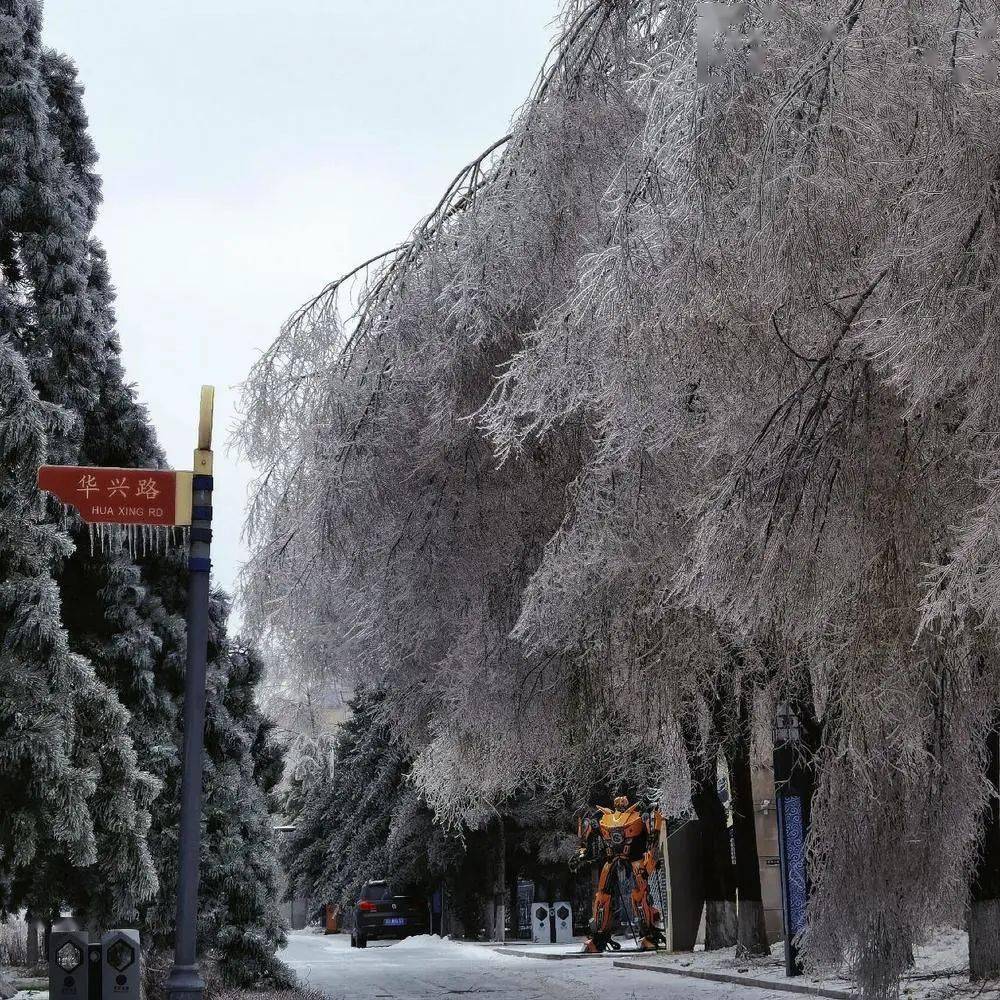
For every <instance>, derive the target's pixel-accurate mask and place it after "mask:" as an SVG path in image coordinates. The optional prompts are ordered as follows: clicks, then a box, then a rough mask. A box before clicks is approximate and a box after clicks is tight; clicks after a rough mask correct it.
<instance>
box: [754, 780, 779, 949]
mask: <svg viewBox="0 0 1000 1000" xmlns="http://www.w3.org/2000/svg"><path fill="white" fill-rule="evenodd" d="M753 801H754V813H755V821H756V827H757V857H758V858H759V860H760V888H761V894H762V896H763V899H764V921H765V924H766V926H767V939H768V941H770V942H771V943H772V944H774V942H775V941H780V940H781V939H782V938H783V937H784V931H783V930H782V926H781V873H780V870H779V868H778V815H777V811H776V809H775V805H774V773H773V771H772V770H771V768H770V767H768V766H766V765H763V764H761V765H760V766H758V767H755V768H754V769H753Z"/></svg>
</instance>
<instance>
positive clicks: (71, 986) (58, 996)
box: [49, 931, 90, 1000]
mask: <svg viewBox="0 0 1000 1000" xmlns="http://www.w3.org/2000/svg"><path fill="white" fill-rule="evenodd" d="M49 1000H90V941H89V939H88V937H87V932H86V931H53V932H52V933H51V934H50V935H49Z"/></svg>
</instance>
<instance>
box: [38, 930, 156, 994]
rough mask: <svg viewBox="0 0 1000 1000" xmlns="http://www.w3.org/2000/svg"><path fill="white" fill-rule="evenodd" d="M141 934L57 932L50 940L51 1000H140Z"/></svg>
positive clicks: (126, 932) (124, 932) (133, 932)
mask: <svg viewBox="0 0 1000 1000" xmlns="http://www.w3.org/2000/svg"><path fill="white" fill-rule="evenodd" d="M140 957H141V952H140V949H139V932H138V931H135V930H114V931H108V932H107V934H105V935H104V936H103V937H102V938H101V939H100V940H99V941H97V940H94V941H91V940H90V936H89V935H88V934H87V932H86V931H79V930H64V931H57V930H53V932H52V934H51V936H50V939H49V998H50V1000H139V990H140V983H139V973H140V968H141V963H140Z"/></svg>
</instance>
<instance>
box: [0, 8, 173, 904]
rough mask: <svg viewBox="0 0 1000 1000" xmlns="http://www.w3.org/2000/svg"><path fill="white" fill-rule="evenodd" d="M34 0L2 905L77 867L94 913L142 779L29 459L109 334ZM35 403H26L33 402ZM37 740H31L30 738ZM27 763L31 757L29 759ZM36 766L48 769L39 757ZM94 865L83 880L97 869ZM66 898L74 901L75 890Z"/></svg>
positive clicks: (16, 12) (18, 27) (12, 334)
mask: <svg viewBox="0 0 1000 1000" xmlns="http://www.w3.org/2000/svg"><path fill="white" fill-rule="evenodd" d="M40 30H41V18H40V8H39V5H38V4H35V3H30V2H24V3H22V2H12V3H7V4H4V5H3V6H2V7H0V77H2V84H0V117H2V125H3V127H2V138H0V175H2V183H3V192H2V198H0V234H2V236H0V243H2V251H0V272H2V285H0V296H2V300H3V308H2V313H3V319H2V325H3V329H2V331H0V341H2V343H3V351H4V369H5V377H4V383H5V390H7V391H6V392H5V399H6V400H7V408H6V412H5V413H4V421H5V429H4V436H5V439H6V441H7V448H6V452H7V456H6V458H5V462H4V468H5V473H4V475H5V477H6V485H5V504H4V523H5V525H6V528H5V535H6V543H5V551H4V555H3V562H4V573H3V577H4V583H3V588H4V594H5V596H4V601H3V616H2V618H0V630H2V632H3V634H4V649H5V653H4V658H5V660H6V662H7V666H8V670H9V671H11V672H12V676H11V678H10V680H9V683H8V682H6V681H5V682H4V684H3V687H4V698H5V710H4V712H3V719H4V724H3V730H4V736H3V743H2V744H0V745H2V747H3V750H2V754H0V756H2V757H3V758H4V759H5V760H6V761H8V762H9V764H10V765H11V767H12V771H11V773H10V778H11V779H12V780H13V781H14V786H13V787H12V788H11V789H10V792H9V794H5V795H4V800H5V803H9V804H10V805H9V807H5V811H4V812H5V815H4V819H3V821H2V822H3V824H4V826H5V828H6V831H7V836H8V837H10V838H12V840H11V842H10V843H9V844H8V845H7V847H6V848H5V850H4V862H3V864H2V867H3V869H4V882H5V883H6V889H7V892H6V893H5V896H6V898H5V905H10V904H11V903H12V902H13V903H14V904H16V905H20V904H23V903H26V904H28V905H30V906H31V907H32V909H33V910H34V911H35V912H37V913H46V912H48V913H51V912H57V911H58V908H59V906H60V905H62V904H63V903H64V902H66V901H67V899H68V896H69V892H68V890H69V888H70V886H71V885H74V884H76V885H79V881H80V880H84V878H85V877H84V876H83V872H81V871H80V869H86V870H88V871H89V872H90V879H89V880H87V881H89V885H90V887H91V889H92V894H91V895H90V896H89V898H87V900H86V906H85V908H86V909H87V910H88V911H89V913H91V914H93V915H97V914H102V915H108V914H112V915H114V916H116V917H119V918H121V919H124V918H126V917H128V916H129V915H134V913H135V904H136V901H137V900H141V899H144V898H146V897H148V896H149V894H150V893H151V891H152V887H153V886H154V885H155V879H154V878H153V877H152V873H151V866H150V864H149V857H148V852H147V851H146V848H145V841H144V827H143V824H144V818H143V817H144V816H146V818H147V820H148V814H146V812H145V810H146V808H147V806H148V803H149V800H150V798H151V795H152V793H153V792H154V791H155V784H154V783H152V782H151V781H150V780H149V777H148V775H146V774H145V772H143V771H142V769H141V768H140V767H139V764H138V760H137V757H136V754H135V750H134V747H133V744H132V741H131V737H130V734H129V726H128V722H129V720H128V714H127V713H126V712H125V711H124V710H123V708H122V706H121V703H120V702H119V700H118V699H117V697H116V696H115V694H114V692H113V691H112V690H111V689H110V688H108V687H107V686H106V685H105V684H103V683H102V682H101V680H100V679H99V678H98V677H97V676H96V675H95V673H94V671H93V667H92V665H91V664H90V663H88V662H87V661H86V660H85V659H83V658H82V657H80V656H79V655H77V654H76V653H75V652H74V651H73V649H72V643H71V641H70V640H69V637H68V636H67V633H66V631H65V629H64V627H63V621H62V606H61V605H62V601H61V596H60V593H59V590H58V588H57V585H56V580H55V579H54V576H53V574H54V573H55V572H56V571H57V569H58V567H59V564H60V563H61V561H62V560H63V559H64V558H65V557H66V556H67V555H68V554H69V552H70V551H71V547H70V545H69V540H68V538H67V537H66V536H65V534H64V533H63V532H62V531H61V530H60V529H59V528H58V527H57V525H55V524H54V523H52V521H51V518H47V517H46V512H45V510H44V509H43V507H42V506H41V504H40V503H39V500H38V498H37V494H36V493H35V490H34V483H33V481H34V474H35V470H36V468H37V465H38V464H41V462H43V461H45V460H46V459H48V460H53V459H55V460H60V459H61V460H66V459H67V458H72V457H73V456H74V454H75V445H74V442H75V441H77V440H78V435H79V431H80V427H81V423H82V419H81V418H82V416H83V413H84V410H85V409H86V407H87V405H88V399H89V394H90V391H91V388H92V385H93V383H94V381H95V376H96V374H97V373H98V371H99V370H100V368H101V365H102V364H103V361H104V358H105V357H106V350H105V349H106V346H107V344H108V343H109V342H112V341H113V339H114V334H113V330H111V328H110V327H109V326H108V325H107V323H106V316H105V314H104V312H103V302H102V301H101V300H100V299H99V298H98V297H95V296H93V295H92V294H91V287H90V283H91V276H92V268H91V261H90V257H91V247H90V244H89V242H88V240H89V231H90V225H91V223H92V221H93V218H92V215H90V214H89V213H88V210H87V208H86V206H87V204H88V201H89V200H90V199H91V195H89V194H87V193H86V192H85V191H84V187H85V185H83V184H82V183H80V182H79V179H78V178H77V177H76V176H75V175H74V167H73V165H72V164H71V163H70V162H69V161H68V160H67V159H66V158H65V157H64V155H63V149H62V146H61V144H60V139H59V136H58V135H57V131H58V129H57V126H56V125H55V121H56V119H57V118H58V117H59V112H58V111H57V109H56V107H55V104H53V103H52V102H51V100H50V94H49V91H48V88H47V86H46V80H45V73H44V70H43V62H44V60H45V57H44V55H43V53H42V50H41V42H40ZM70 356H73V358H74V363H73V364H68V363H66V361H67V358H68V357H70ZM32 410H34V412H33V413H32V412H31V411H32ZM35 741H37V744H36V743H35ZM32 757H33V758H34V761H33V762H32V761H31V759H30V758H32ZM46 761H48V763H46ZM98 864H99V865H101V866H102V868H103V869H105V870H103V871H102V876H101V885H100V888H99V889H98V886H97V885H96V882H95V875H94V873H95V870H96V866H97V865H98ZM77 901H78V902H79V900H77Z"/></svg>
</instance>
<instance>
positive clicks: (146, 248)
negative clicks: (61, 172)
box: [44, 0, 557, 588]
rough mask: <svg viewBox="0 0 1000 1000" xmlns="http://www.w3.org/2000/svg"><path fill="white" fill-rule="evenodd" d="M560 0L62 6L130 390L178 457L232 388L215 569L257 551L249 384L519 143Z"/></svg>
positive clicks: (52, 20) (124, 1)
mask: <svg viewBox="0 0 1000 1000" xmlns="http://www.w3.org/2000/svg"><path fill="white" fill-rule="evenodd" d="M556 13H557V3H556V0H46V2H45V31H44V37H45V40H46V43H47V44H49V45H51V46H53V47H55V48H57V49H60V50H61V51H63V52H65V53H67V54H68V55H69V56H71V57H72V58H73V59H74V60H75V62H76V64H77V65H78V67H79V69H80V77H81V80H82V82H83V84H84V86H85V87H86V107H87V111H88V114H89V116H90V125H91V133H92V135H93V137H94V140H95V142H96V144H97V149H98V152H99V153H100V157H101V160H100V167H99V169H100V172H101V175H102V176H103V178H104V207H103V210H102V213H101V217H100V221H99V223H98V236H99V237H100V238H101V239H102V240H103V242H104V244H105V246H106V247H107V250H108V254H109V257H110V263H111V270H112V274H113V276H114V282H115V285H116V287H117V289H118V326H119V330H120V333H121V339H122V343H123V345H124V350H125V362H126V365H127V367H128V372H129V375H130V377H131V379H132V380H133V381H134V382H136V383H137V384H138V387H139V393H140V396H141V398H142V399H143V400H144V401H145V402H146V403H147V404H148V406H149V410H150V414H151V416H152V419H153V422H154V423H155V425H156V428H157V432H158V433H159V436H160V440H161V442H162V444H163V446H164V447H165V449H166V451H167V456H168V458H169V460H170V462H171V464H172V465H174V466H175V467H177V468H190V467H191V451H192V449H193V447H194V443H195V429H196V424H197V404H198V391H199V387H200V386H201V384H202V383H210V384H214V385H215V386H216V387H217V388H216V401H217V402H216V465H215V475H216V494H215V502H216V520H215V528H216V531H215V545H214V553H213V555H214V560H213V561H214V564H215V579H216V580H217V581H218V582H220V583H222V584H223V585H224V586H226V587H229V588H232V586H233V584H234V582H235V578H236V573H237V570H238V565H239V563H240V562H241V561H242V560H243V559H244V558H245V550H244V549H243V547H242V545H241V543H240V530H241V523H242V507H243V502H244V496H245V491H246V487H247V484H248V483H249V481H250V478H251V470H249V469H247V468H245V467H241V466H239V465H238V464H237V463H236V461H235V458H234V456H227V455H226V454H225V444H224V442H225V438H226V436H227V433H228V429H229V428H230V427H231V425H232V419H233V417H232V413H233V404H234V402H235V396H236V389H235V387H236V385H237V384H238V383H239V382H240V381H241V380H242V379H243V378H244V377H245V375H246V372H247V370H248V369H249V367H250V365H251V364H252V362H253V360H254V358H255V357H256V356H257V354H258V353H259V352H260V351H261V350H262V349H263V348H265V347H266V346H267V344H268V343H269V342H270V341H271V340H272V338H273V337H274V335H275V334H276V332H277V330H278V327H279V326H280V324H281V321H282V320H283V319H284V318H285V317H286V316H287V315H288V314H289V313H290V312H291V311H292V310H293V309H294V307H295V306H297V305H298V304H299V303H300V302H302V301H303V300H305V299H306V298H308V297H309V296H310V295H312V294H313V293H314V292H315V291H317V290H318V289H319V288H320V287H321V286H322V285H323V284H324V283H325V282H326V281H328V280H329V279H331V278H333V277H335V276H337V275H338V274H340V273H342V272H343V271H345V270H347V269H348V268H349V267H350V266H351V265H352V264H354V263H357V262H360V261H361V260H364V259H365V258H367V257H369V256H371V255H372V254H374V253H376V252H378V251H380V250H382V249H385V248H387V247H389V246H391V245H393V244H394V243H397V242H399V240H400V239H402V238H403V237H404V236H405V235H406V234H407V233H408V232H409V230H410V228H411V227H412V226H413V224H414V223H415V222H416V221H417V220H418V219H419V218H420V217H421V216H422V215H423V214H425V213H426V212H427V211H428V210H429V209H430V208H431V207H433V204H434V203H435V202H436V201H437V198H438V196H439V194H440V193H441V191H442V190H443V187H444V186H445V185H446V184H447V182H448V181H449V180H450V179H451V178H452V176H453V175H454V174H455V173H456V172H457V170H458V168H459V167H461V166H462V165H463V164H464V163H466V162H467V161H468V160H470V159H471V158H472V157H473V156H474V155H475V154H476V153H477V152H479V151H480V150H481V149H482V148H484V147H485V146H487V145H489V144H490V143H491V142H492V141H493V140H494V139H495V138H497V137H499V136H500V135H503V134H504V132H505V131H506V129H507V126H508V124H509V122H510V119H511V116H512V114H513V113H514V111H515V110H516V108H517V106H518V105H519V104H520V103H521V102H522V101H523V100H524V98H525V97H526V96H527V94H528V91H529V89H530V87H531V85H532V83H533V81H534V77H535V74H536V73H537V71H538V68H539V66H540V64H541V62H542V60H543V59H544V57H545V54H546V52H547V51H548V47H549V44H550V40H551V36H552V31H553V18H554V17H555V15H556Z"/></svg>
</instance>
